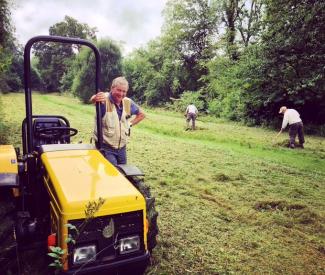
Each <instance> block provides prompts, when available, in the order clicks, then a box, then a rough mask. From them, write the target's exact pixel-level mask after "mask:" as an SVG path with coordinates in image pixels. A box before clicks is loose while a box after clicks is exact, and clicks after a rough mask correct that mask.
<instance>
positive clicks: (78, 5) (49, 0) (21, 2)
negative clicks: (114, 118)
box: [12, 0, 167, 53]
mask: <svg viewBox="0 0 325 275" xmlns="http://www.w3.org/2000/svg"><path fill="white" fill-rule="evenodd" d="M166 1H167V0H118V1H117V0H16V1H14V2H15V5H14V8H13V10H12V20H13V25H14V26H15V28H16V37H17V39H18V41H19V42H20V43H21V44H23V45H25V43H26V42H27V41H28V39H30V38H31V37H33V36H37V35H44V34H45V35H48V34H49V32H48V31H49V27H50V26H52V25H54V24H55V23H58V22H61V21H63V20H64V16H65V15H69V16H71V17H73V18H75V19H77V20H78V21H79V22H80V23H87V24H88V25H89V26H90V27H97V29H98V32H97V38H104V37H109V38H111V39H113V40H115V41H118V42H123V43H124V53H129V52H130V51H132V50H133V49H135V48H139V47H140V46H143V45H145V44H146V43H147V42H148V41H149V40H150V39H153V38H155V37H157V36H159V35H160V30H161V26H162V24H163V17H162V10H163V8H164V6H165V3H166Z"/></svg>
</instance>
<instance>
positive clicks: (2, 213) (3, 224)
mask: <svg viewBox="0 0 325 275" xmlns="http://www.w3.org/2000/svg"><path fill="white" fill-rule="evenodd" d="M15 210H16V209H15V202H14V197H13V196H12V190H8V189H0V274H15V273H16V271H17V255H16V252H17V243H16V241H15V238H14V224H15Z"/></svg>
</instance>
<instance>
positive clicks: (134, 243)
mask: <svg viewBox="0 0 325 275" xmlns="http://www.w3.org/2000/svg"><path fill="white" fill-rule="evenodd" d="M119 246H120V254H126V253H131V252H135V251H137V250H139V249H140V237H139V236H132V237H128V238H123V239H120V245H119Z"/></svg>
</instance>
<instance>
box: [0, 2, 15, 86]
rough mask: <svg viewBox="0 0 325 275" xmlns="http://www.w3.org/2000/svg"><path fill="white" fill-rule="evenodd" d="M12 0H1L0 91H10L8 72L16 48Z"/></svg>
mask: <svg viewBox="0 0 325 275" xmlns="http://www.w3.org/2000/svg"><path fill="white" fill-rule="evenodd" d="M10 3H11V2H10V1H8V0H0V91H8V89H9V87H8V83H7V80H8V79H7V73H8V71H9V68H10V65H11V63H12V59H13V55H12V50H13V49H14V48H15V45H14V36H13V27H12V24H11V13H10Z"/></svg>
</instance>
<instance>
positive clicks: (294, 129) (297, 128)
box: [289, 122, 305, 147]
mask: <svg viewBox="0 0 325 275" xmlns="http://www.w3.org/2000/svg"><path fill="white" fill-rule="evenodd" d="M297 134H298V139H299V144H300V145H303V144H304V142H305V138H304V125H303V124H302V122H297V123H293V124H291V125H290V129H289V137H290V146H291V147H292V146H293V147H294V146H295V140H296V136H297Z"/></svg>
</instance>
